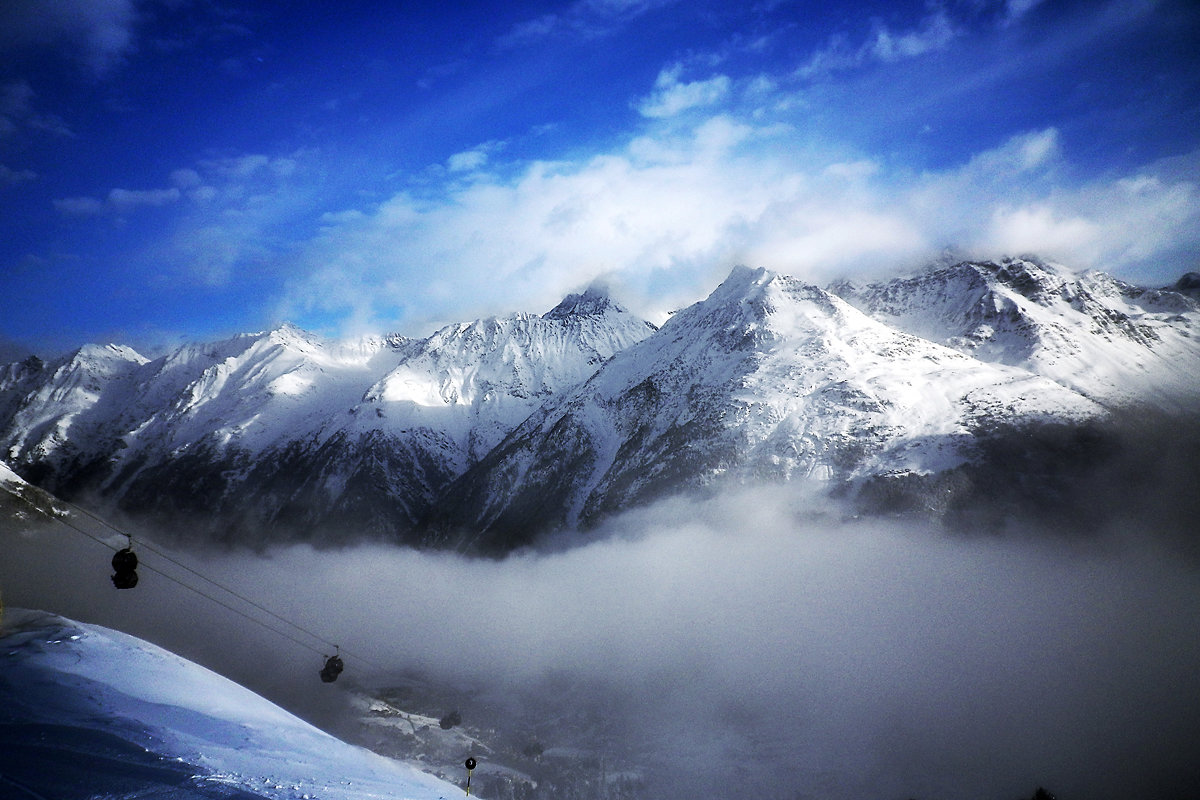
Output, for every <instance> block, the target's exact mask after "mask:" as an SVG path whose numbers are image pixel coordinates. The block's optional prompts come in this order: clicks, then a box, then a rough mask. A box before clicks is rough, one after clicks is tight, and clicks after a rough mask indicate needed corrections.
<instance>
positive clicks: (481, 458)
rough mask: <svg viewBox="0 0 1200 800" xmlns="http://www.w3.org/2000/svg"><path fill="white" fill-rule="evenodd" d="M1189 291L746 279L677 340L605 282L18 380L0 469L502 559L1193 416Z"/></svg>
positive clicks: (1088, 284)
mask: <svg viewBox="0 0 1200 800" xmlns="http://www.w3.org/2000/svg"><path fill="white" fill-rule="evenodd" d="M1186 283H1187V282H1186V276H1185V279H1184V280H1181V282H1180V284H1179V286H1178V287H1176V288H1173V289H1143V288H1139V287H1135V286H1131V285H1128V284H1125V283H1123V282H1121V281H1118V280H1116V279H1114V278H1112V277H1111V276H1108V275H1105V274H1103V273H1099V272H1087V273H1083V274H1075V273H1072V272H1071V271H1069V270H1067V269H1066V268H1065V267H1062V266H1061V265H1056V264H1049V263H1046V262H1042V261H1039V260H1037V259H1034V258H1021V259H1006V260H1002V261H999V262H963V263H960V264H955V265H950V266H939V267H935V268H932V269H930V270H928V271H927V272H925V273H923V274H921V275H917V276H914V277H908V278H897V279H895V280H892V281H887V282H882V283H877V284H869V285H857V284H852V283H848V282H841V283H837V284H834V285H832V286H830V287H828V288H824V289H823V288H820V287H817V286H815V285H811V284H808V283H805V282H804V281H801V280H798V279H796V278H794V277H790V276H787V275H782V274H778V273H774V272H771V271H768V270H765V269H752V268H749V267H736V268H734V269H733V271H732V272H731V273H730V275H729V277H728V278H727V279H726V280H725V281H723V282H722V283H721V284H720V285H719V286H718V287H717V288H716V289H715V290H714V291H713V292H712V294H711V295H710V296H709V297H708V298H706V299H705V300H703V301H701V302H699V303H696V304H694V305H693V306H691V307H689V308H686V309H683V310H681V311H679V312H678V313H676V314H675V315H673V316H672V317H671V319H670V320H669V321H668V322H667V323H666V324H665V325H664V326H663V327H662V328H661V329H655V328H654V326H652V325H650V324H649V323H647V322H645V321H644V320H641V319H638V318H637V317H636V316H635V315H633V314H630V313H629V312H628V311H626V310H625V309H623V308H621V307H620V306H619V305H618V304H616V303H615V302H613V300H612V299H611V298H610V297H609V296H608V294H607V292H606V291H605V290H604V289H602V288H600V287H597V286H593V287H590V288H588V289H587V290H586V291H584V292H582V293H579V294H572V295H569V296H567V297H566V298H564V299H563V301H562V302H561V303H559V304H558V305H557V306H556V307H555V308H553V309H551V310H550V311H548V312H546V313H545V314H540V315H539V314H529V313H517V314H511V315H507V316H501V317H490V318H487V319H481V320H476V321H473V322H465V323H460V324H454V325H448V326H446V327H444V328H442V329H441V330H439V331H436V332H434V333H433V334H432V335H430V336H428V337H425V338H423V339H407V338H403V337H398V336H374V337H364V338H361V339H355V340H349V341H327V340H324V339H321V338H319V337H316V336H314V335H312V334H310V333H307V332H305V331H302V330H300V329H298V328H296V327H294V326H291V325H284V326H281V327H279V328H277V329H275V330H272V331H265V332H260V333H255V334H245V335H241V336H235V337H232V338H230V339H226V340H224V341H219V342H212V343H197V344H189V345H185V346H183V347H181V348H179V349H177V350H175V351H174V352H172V353H170V354H168V355H166V356H163V357H161V358H158V359H154V360H149V359H146V358H144V357H143V356H141V355H139V354H137V353H136V352H134V351H133V350H131V349H129V348H124V347H118V346H108V347H95V346H88V347H85V348H81V349H80V350H78V351H76V352H75V353H72V354H69V355H67V356H64V357H63V358H61V359H58V360H56V361H53V362H51V363H48V364H43V363H41V362H40V361H38V360H37V359H27V360H26V361H23V362H19V363H17V364H10V365H8V366H5V367H2V368H0V412H2V413H0V446H2V448H3V449H2V450H0V458H2V459H3V460H5V461H7V462H8V463H9V464H10V465H11V466H12V467H13V468H14V469H15V470H16V471H17V472H18V473H20V474H21V475H22V476H23V477H25V478H26V479H28V480H30V481H31V482H32V483H35V484H37V485H39V486H41V487H43V488H46V489H49V490H51V491H55V492H58V493H60V494H62V495H64V496H66V497H68V498H72V497H78V496H81V495H83V494H84V493H93V494H97V495H99V496H101V497H104V498H106V499H107V500H108V501H109V502H110V503H113V504H114V505H115V506H116V507H117V508H119V509H121V510H124V511H125V512H127V513H130V514H135V515H140V516H144V517H148V518H149V519H151V520H155V519H158V520H159V521H170V520H172V519H177V518H180V517H183V516H188V517H193V518H195V519H202V520H207V521H208V523H207V524H208V526H209V527H208V529H207V530H199V531H197V532H196V535H202V536H205V537H210V538H211V537H215V538H219V539H225V540H228V541H231V542H238V543H241V544H259V543H262V542H265V541H272V540H276V539H278V538H281V537H293V536H294V537H302V538H309V539H315V540H320V541H326V542H335V541H338V540H341V539H350V538H358V537H361V536H369V537H379V538H386V539H391V540H399V541H405V542H408V543H411V544H417V545H439V546H449V545H454V544H456V543H463V542H467V541H469V542H474V543H476V544H479V545H480V546H486V547H488V548H491V549H495V550H502V549H505V548H508V547H511V546H513V545H514V543H519V542H521V541H525V540H527V539H528V538H529V537H531V536H532V535H533V534H534V533H536V532H537V531H539V530H542V529H545V528H547V527H559V526H563V527H577V526H586V525H589V524H592V523H593V522H595V521H596V520H598V519H601V518H603V517H604V516H605V515H607V514H610V513H612V512H614V511H617V510H619V509H622V508H627V507H629V506H630V505H636V504H639V503H644V502H647V501H649V500H651V499H653V498H654V497H658V496H661V495H663V494H666V493H669V492H673V491H679V490H681V489H687V488H689V487H692V488H696V487H705V486H710V485H714V484H715V483H718V482H721V481H727V480H733V481H750V480H763V479H767V480H793V479H813V480H818V481H824V482H828V483H829V485H830V486H833V485H838V484H847V483H849V484H860V483H862V482H864V481H871V480H873V479H877V478H881V477H882V478H888V477H895V476H906V475H915V476H922V475H935V474H940V473H945V472H946V471H948V470H954V469H956V468H958V467H959V466H960V465H962V464H964V463H966V462H968V461H970V460H971V459H973V458H974V457H975V455H976V453H977V451H978V444H979V435H980V433H981V432H982V431H987V430H994V429H996V428H997V426H1015V425H1028V424H1036V423H1041V422H1048V421H1057V422H1068V423H1074V422H1078V421H1081V420H1089V419H1101V418H1103V417H1104V416H1105V414H1107V413H1108V411H1109V410H1111V409H1115V408H1123V407H1128V406H1135V405H1138V406H1148V407H1151V408H1157V409H1164V410H1167V411H1175V410H1187V409H1191V408H1194V407H1195V404H1196V399H1197V398H1198V397H1200V379H1198V378H1197V376H1198V375H1200V300H1198V299H1197V298H1196V297H1195V296H1194V294H1193V293H1189V291H1188V290H1187V289H1186V285H1185V284H1186ZM1187 285H1190V284H1187Z"/></svg>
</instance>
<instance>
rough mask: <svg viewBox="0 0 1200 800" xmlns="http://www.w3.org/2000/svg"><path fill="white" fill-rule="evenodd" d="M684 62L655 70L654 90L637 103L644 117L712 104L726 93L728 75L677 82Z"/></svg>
mask: <svg viewBox="0 0 1200 800" xmlns="http://www.w3.org/2000/svg"><path fill="white" fill-rule="evenodd" d="M681 74H683V65H682V64H675V65H674V66H671V67H668V68H667V69H664V70H662V71H661V72H659V73H658V78H657V79H656V80H655V81H654V91H653V92H652V93H651V94H650V95H649V96H648V97H645V98H643V99H642V100H641V101H640V102H639V103H638V105H637V108H638V111H639V113H641V115H642V116H644V117H673V116H675V115H676V114H678V113H680V112H682V111H686V110H687V109H690V108H699V107H703V106H711V105H714V104H716V103H718V102H720V101H721V100H722V99H724V98H725V97H726V95H728V94H729V87H730V85H731V81H730V79H729V76H727V75H714V76H713V77H711V78H708V79H707V80H702V81H690V82H687V83H683V82H680V80H679V76H680V75H681Z"/></svg>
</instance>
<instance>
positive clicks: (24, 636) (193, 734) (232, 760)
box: [0, 608, 461, 800]
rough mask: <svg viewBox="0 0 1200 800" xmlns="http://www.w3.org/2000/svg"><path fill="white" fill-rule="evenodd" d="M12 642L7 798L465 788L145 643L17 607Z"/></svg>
mask: <svg viewBox="0 0 1200 800" xmlns="http://www.w3.org/2000/svg"><path fill="white" fill-rule="evenodd" d="M2 634H3V635H2V636H0V797H3V798H14V800H15V799H16V798H26V797H28V798H34V799H35V800H36V798H54V799H55V800H73V799H74V798H81V799H82V798H100V797H103V798H106V799H111V800H124V799H125V798H129V799H130V800H132V798H135V797H136V798H143V797H154V798H161V799H164V800H193V799H196V800H199V798H260V797H261V798H272V799H275V798H278V799H279V800H303V799H304V798H310V799H314V800H315V798H320V800H369V799H370V798H397V800H398V799H399V798H407V799H409V800H439V799H440V798H449V797H455V796H459V795H460V794H461V790H460V789H458V788H457V787H455V786H452V785H450V784H448V783H444V782H442V781H440V780H438V779H436V778H433V777H431V776H429V775H426V774H424V773H422V772H419V771H417V770H415V769H413V768H411V767H408V766H405V765H402V764H400V763H398V762H395V761H392V760H390V759H386V758H383V757H382V756H378V755H376V754H374V753H371V752H369V751H367V750H364V749H361V748H358V747H354V746H351V745H348V744H346V743H344V742H342V741H339V740H337V739H335V738H333V737H331V736H329V735H328V734H326V733H323V732H321V731H319V730H317V729H316V728H314V727H313V726H311V725H309V724H308V723H306V722H304V721H302V720H300V719H299V718H297V717H295V716H293V715H292V714H289V713H288V712H286V711H284V710H283V709H281V708H279V707H278V706H276V705H274V704H273V703H270V702H268V701H267V700H264V699H263V698H262V697H260V696H258V695H256V694H254V693H253V692H251V691H249V690H248V689H245V688H243V687H241V686H239V685H237V684H235V683H233V682H231V681H229V680H227V679H225V678H223V677H221V676H220V675H217V674H216V673H214V672H211V671H210V670H208V669H205V668H204V667H201V666H199V665H197V664H194V663H192V662H190V661H187V660H186V659H183V658H181V657H179V656H176V655H174V654H172V653H169V652H167V651H166V650H163V649H162V648H159V647H157V646H155V645H152V644H149V643H148V642H145V641H142V640H140V639H137V638H134V637H132V636H128V635H125V634H122V633H119V632H116V631H113V630H110V629H108V628H102V627H100V626H97V625H87V624H83V623H78V622H73V621H70V620H67V619H64V618H62V617H58V616H54V615H51V614H46V613H43V612H37V611H25V610H19V609H11V608H10V609H7V610H6V612H5V614H4V618H3V628H2ZM324 688H325V687H324V686H321V685H314V687H313V689H314V691H320V690H322V689H324Z"/></svg>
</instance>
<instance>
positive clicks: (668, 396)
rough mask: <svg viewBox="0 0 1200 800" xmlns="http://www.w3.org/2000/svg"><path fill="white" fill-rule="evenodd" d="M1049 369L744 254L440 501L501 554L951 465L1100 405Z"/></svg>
mask: <svg viewBox="0 0 1200 800" xmlns="http://www.w3.org/2000/svg"><path fill="white" fill-rule="evenodd" d="M1102 413H1103V410H1102V408H1101V407H1100V406H1098V405H1097V404H1096V403H1094V402H1092V401H1091V400H1088V399H1087V398H1085V397H1083V396H1082V395H1080V394H1078V393H1077V392H1074V391H1072V390H1070V389H1067V388H1065V387H1063V386H1061V385H1059V384H1057V383H1055V382H1053V381H1051V380H1049V379H1047V378H1045V377H1041V376H1038V375H1034V374H1031V373H1030V372H1028V371H1026V370H1023V369H1019V368H1015V367H1010V366H1007V365H1004V364H993V363H985V362H982V361H979V360H977V359H974V358H971V357H970V356H967V355H964V354H962V353H960V352H957V351H955V350H952V349H950V348H948V347H944V346H942V345H939V344H935V343H933V342H930V341H927V340H924V339H921V338H918V337H916V336H912V335H909V334H906V333H901V332H899V331H896V330H895V329H892V328H889V327H887V326H885V325H883V324H881V323H879V322H877V321H875V320H873V319H871V318H870V317H868V316H866V315H865V314H863V313H862V312H860V311H859V310H857V309H856V308H854V307H853V306H850V305H849V304H847V303H846V302H844V301H842V300H841V299H839V298H838V297H836V296H834V295H832V294H830V293H828V292H826V291H824V290H822V289H820V288H818V287H816V286H812V285H809V284H805V283H803V282H801V281H798V280H796V279H794V278H789V277H786V276H781V275H777V274H774V273H771V272H768V271H766V270H761V269H760V270H750V269H748V268H744V267H743V268H737V269H735V270H734V271H733V273H732V274H731V275H730V276H729V278H728V279H727V280H726V281H725V282H724V283H722V284H721V286H719V287H718V288H717V289H716V290H715V291H714V292H713V293H712V295H710V296H709V297H708V298H707V299H706V300H704V301H703V302H700V303H698V304H696V305H694V306H692V307H690V308H688V309H686V310H684V311H682V312H679V313H678V314H676V315H675V316H674V317H673V318H672V319H671V320H670V321H669V322H668V323H667V324H666V325H664V326H663V328H662V329H661V330H660V331H659V332H658V333H657V334H656V335H655V336H653V337H651V338H649V339H646V340H644V341H642V342H640V343H639V344H637V345H634V346H632V347H630V348H629V349H627V350H625V351H623V352H622V353H620V354H618V355H616V356H614V357H613V358H612V359H611V360H609V361H608V362H606V363H605V364H604V366H603V367H601V369H600V370H599V371H598V372H597V373H596V375H594V376H593V377H592V378H591V379H589V380H588V381H587V382H586V383H584V384H583V385H581V386H580V387H579V388H578V389H576V390H575V391H574V392H571V393H569V394H567V395H565V396H564V397H562V398H561V399H558V400H555V401H552V402H551V403H548V404H547V405H545V406H543V407H542V408H541V409H540V410H539V411H538V412H537V413H536V414H534V415H532V416H531V417H530V418H529V419H528V420H526V421H525V422H524V423H522V424H521V426H520V427H518V428H517V429H516V430H514V431H513V433H512V434H510V435H509V436H508V437H507V438H506V439H505V440H504V441H503V442H502V443H501V444H500V445H499V446H498V447H497V448H496V449H495V450H494V451H493V452H492V453H491V454H489V455H488V456H487V457H486V458H484V459H483V460H482V461H480V462H479V463H478V464H477V465H476V466H474V467H473V468H472V469H470V470H468V471H467V472H466V473H465V474H464V475H463V477H462V478H460V479H459V480H458V481H456V482H455V483H454V484H453V485H452V486H451V487H450V489H449V490H448V491H447V494H446V496H445V497H444V498H443V499H442V501H441V502H440V503H439V509H440V511H441V516H440V517H439V520H438V521H439V524H440V525H441V526H442V528H443V530H444V531H445V533H446V535H447V536H448V537H449V538H450V539H454V538H455V537H456V536H457V535H458V534H456V533H455V532H456V531H470V532H472V533H471V534H469V539H470V540H471V541H472V543H473V545H474V546H475V547H477V548H481V549H484V550H488V551H493V552H501V551H504V550H507V549H509V548H510V547H512V546H514V545H519V544H521V543H524V542H526V541H528V540H529V538H530V534H531V532H532V531H535V530H537V529H539V528H542V527H545V526H552V527H555V526H565V527H574V526H578V525H586V524H588V523H590V522H592V521H595V520H596V519H598V518H600V517H602V516H603V515H605V514H608V513H611V512H614V511H617V510H619V509H622V508H626V507H629V506H631V505H636V504H640V503H644V502H646V501H648V500H650V499H653V498H654V497H657V496H661V495H662V494H664V493H665V492H667V491H671V490H678V489H680V488H687V487H696V486H701V485H704V484H707V483H710V482H713V481H716V480H727V479H734V480H746V479H757V478H782V479H787V478H791V477H794V476H806V477H816V478H819V479H823V480H834V481H838V482H842V481H854V480H856V479H860V478H864V477H867V476H877V475H888V474H908V473H916V474H922V473H928V472H937V471H942V470H945V469H948V468H951V467H954V466H956V465H958V464H961V463H962V462H963V461H965V460H966V459H967V458H968V456H969V455H970V454H971V452H972V448H973V446H974V436H975V434H976V433H977V432H979V431H980V430H981V429H983V428H986V427H987V426H988V425H992V424H995V423H998V422H1004V423H1006V424H1014V423H1018V424H1019V423H1021V422H1026V421H1036V420H1049V419H1057V420H1075V419H1086V418H1091V417H1096V416H1099V415H1101V414H1102Z"/></svg>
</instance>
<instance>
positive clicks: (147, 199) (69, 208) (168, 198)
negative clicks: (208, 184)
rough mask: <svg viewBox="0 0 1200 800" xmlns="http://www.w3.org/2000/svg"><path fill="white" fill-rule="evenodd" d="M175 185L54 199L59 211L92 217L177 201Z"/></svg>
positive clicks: (180, 195)
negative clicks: (98, 195) (97, 195)
mask: <svg viewBox="0 0 1200 800" xmlns="http://www.w3.org/2000/svg"><path fill="white" fill-rule="evenodd" d="M180 197H182V194H181V193H180V191H179V189H178V188H177V187H174V186H172V187H170V188H166V189H119V188H118V189H112V190H111V191H109V193H108V195H107V196H106V197H105V198H104V199H103V200H101V199H99V198H96V197H65V198H61V199H58V200H55V201H54V207H55V208H56V209H58V210H59V211H60V212H61V213H63V214H66V215H67V216H73V217H93V216H100V215H102V214H110V213H111V214H118V215H123V214H128V213H130V212H132V211H135V210H137V209H138V208H142V207H147V208H159V207H162V206H166V205H171V204H172V203H177V202H179V198H180Z"/></svg>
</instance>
